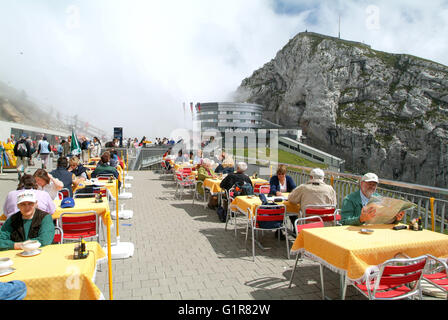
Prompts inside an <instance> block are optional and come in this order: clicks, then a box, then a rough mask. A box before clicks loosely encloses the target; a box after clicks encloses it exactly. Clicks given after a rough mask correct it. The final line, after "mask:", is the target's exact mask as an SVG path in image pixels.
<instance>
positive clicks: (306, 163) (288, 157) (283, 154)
mask: <svg viewBox="0 0 448 320" xmlns="http://www.w3.org/2000/svg"><path fill="white" fill-rule="evenodd" d="M241 151H243V152H244V157H248V154H249V149H247V148H246V149H244V150H242V149H235V150H234V153H233V155H237V154H238V155H241ZM255 151H256V150H255ZM251 152H252V153H254V152H253V149H251ZM266 153H267V155H266ZM269 156H270V149H267V151H266V152H265V151H264V150H263V152H260V153H258V156H257V159H260V160H269ZM272 160H273V161H275V159H272ZM276 162H280V163H287V164H290V165H295V166H302V167H310V168H321V169H327V168H328V166H327V165H325V164H321V163H318V162H313V161H310V160H307V159H305V158H302V157H300V156H297V155H295V154H293V153H290V152H287V151H284V150H280V149H278V160H277V161H276ZM288 169H290V170H293V171H300V169H294V168H288Z"/></svg>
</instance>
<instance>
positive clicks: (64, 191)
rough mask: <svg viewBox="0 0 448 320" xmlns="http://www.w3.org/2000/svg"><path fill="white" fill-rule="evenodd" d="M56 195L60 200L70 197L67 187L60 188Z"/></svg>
mask: <svg viewBox="0 0 448 320" xmlns="http://www.w3.org/2000/svg"><path fill="white" fill-rule="evenodd" d="M58 197H59V200H62V199H64V198H68V197H70V191H68V189H67V188H62V189H61V190H59V192H58Z"/></svg>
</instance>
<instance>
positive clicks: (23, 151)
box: [17, 141, 28, 157]
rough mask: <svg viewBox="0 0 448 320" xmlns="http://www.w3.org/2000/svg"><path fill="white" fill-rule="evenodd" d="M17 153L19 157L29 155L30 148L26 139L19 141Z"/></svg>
mask: <svg viewBox="0 0 448 320" xmlns="http://www.w3.org/2000/svg"><path fill="white" fill-rule="evenodd" d="M17 155H18V156H19V157H26V156H27V155H28V149H27V147H26V143H25V141H22V142H19V144H18V145H17Z"/></svg>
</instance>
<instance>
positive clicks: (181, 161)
mask: <svg viewBox="0 0 448 320" xmlns="http://www.w3.org/2000/svg"><path fill="white" fill-rule="evenodd" d="M184 160H185V158H184V156H183V155H182V150H179V152H178V153H177V158H176V159H175V160H174V162H175V163H183V162H184Z"/></svg>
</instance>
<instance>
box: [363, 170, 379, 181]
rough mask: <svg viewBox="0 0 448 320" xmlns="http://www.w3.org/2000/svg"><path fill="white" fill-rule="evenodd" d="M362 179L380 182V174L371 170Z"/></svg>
mask: <svg viewBox="0 0 448 320" xmlns="http://www.w3.org/2000/svg"><path fill="white" fill-rule="evenodd" d="M361 181H364V182H376V183H378V176H377V175H376V174H374V173H372V172H369V173H366V174H365V175H363V176H362V178H361Z"/></svg>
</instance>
